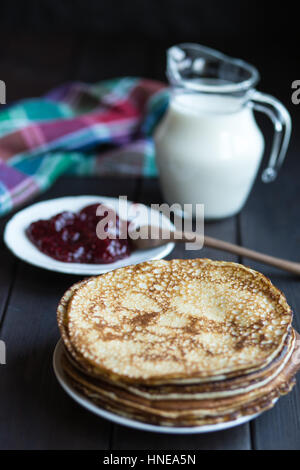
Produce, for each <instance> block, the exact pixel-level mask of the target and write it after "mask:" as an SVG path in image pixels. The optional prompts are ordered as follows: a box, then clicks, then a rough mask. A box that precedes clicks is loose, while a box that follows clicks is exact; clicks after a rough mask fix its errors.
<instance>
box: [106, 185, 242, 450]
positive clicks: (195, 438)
mask: <svg viewBox="0 0 300 470" xmlns="http://www.w3.org/2000/svg"><path fill="white" fill-rule="evenodd" d="M139 201H140V202H143V203H145V204H148V205H150V204H151V203H154V204H157V203H160V202H161V201H162V196H161V193H160V190H159V184H158V182H157V181H155V180H145V181H143V184H142V188H141V194H140V197H139ZM236 227H237V221H236V218H234V217H233V218H230V219H227V220H224V221H221V222H215V223H207V224H206V228H205V233H207V235H210V236H214V237H219V238H221V239H223V240H226V241H231V242H236V241H237V230H236ZM196 257H206V258H213V259H223V260H226V261H237V258H236V257H235V256H233V255H230V254H229V253H223V252H217V251H215V250H212V249H207V248H204V249H203V250H201V251H200V252H197V251H186V250H185V246H184V245H183V244H177V246H176V248H175V249H174V251H173V252H172V253H171V254H170V255H169V256H168V259H172V258H173V259H174V258H196ZM112 446H113V449H124V450H125V449H178V450H184V449H190V450H191V449H197V450H202V449H250V448H251V442H250V430H249V424H245V425H243V426H239V427H238V428H235V429H229V430H226V431H220V432H216V433H209V434H205V435H201V434H198V435H190V436H184V435H181V436H173V435H171V434H166V435H165V434H158V433H149V432H141V431H136V430H133V429H131V430H129V429H126V428H124V427H123V426H116V425H115V426H114V432H113V436H112Z"/></svg>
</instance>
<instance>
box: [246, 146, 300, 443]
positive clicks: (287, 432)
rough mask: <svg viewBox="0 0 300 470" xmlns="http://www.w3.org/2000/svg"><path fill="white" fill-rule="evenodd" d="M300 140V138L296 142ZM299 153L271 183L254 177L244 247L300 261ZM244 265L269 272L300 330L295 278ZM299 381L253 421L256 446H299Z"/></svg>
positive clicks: (256, 266)
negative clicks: (255, 181) (256, 179)
mask: <svg viewBox="0 0 300 470" xmlns="http://www.w3.org/2000/svg"><path fill="white" fill-rule="evenodd" d="M298 143H299V142H298ZM299 168H300V165H299V163H298V155H297V153H296V152H293V147H292V149H291V152H290V154H289V156H288V159H287V162H286V165H285V166H284V168H283V169H282V172H281V173H280V175H279V177H278V180H277V181H276V182H275V183H273V184H272V185H264V184H263V183H261V182H260V181H257V183H256V185H255V187H254V189H253V192H252V194H251V196H250V199H249V201H248V203H247V205H246V207H245V209H244V211H243V212H242V214H241V216H240V220H241V237H242V243H243V245H244V246H247V247H249V248H253V249H257V250H260V251H263V252H265V253H268V254H271V255H275V256H280V257H282V258H284V257H285V258H288V259H291V260H297V261H300V253H299V247H300V225H299V195H300V182H299V179H298V178H295V175H297V174H299ZM243 261H244V263H245V264H247V265H249V266H251V267H253V268H255V269H258V270H259V271H261V272H263V273H264V274H265V275H267V276H268V277H270V279H271V280H272V282H273V283H274V284H275V285H276V286H277V287H279V288H280V289H281V290H282V291H283V292H284V294H285V295H286V297H287V300H288V302H289V304H290V305H291V307H292V309H293V311H294V326H295V328H296V329H297V330H298V331H300V315H299V312H300V290H299V278H297V277H295V276H293V275H291V274H288V273H285V272H281V271H279V270H277V269H275V268H271V267H268V266H264V265H261V264H259V263H254V262H252V261H250V260H248V259H244V260H243ZM299 396H300V384H299V375H298V383H297V386H296V387H295V388H294V390H293V391H292V392H291V393H290V394H289V395H288V396H287V397H283V398H281V399H280V400H279V402H278V403H277V404H276V406H275V407H274V408H273V409H272V410H270V411H268V412H266V413H264V414H263V415H262V416H261V417H259V418H257V419H256V420H255V421H254V422H253V424H252V435H253V442H254V446H255V448H257V449H298V450H299V449H300V400H299Z"/></svg>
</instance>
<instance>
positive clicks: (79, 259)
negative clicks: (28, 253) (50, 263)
mask: <svg viewBox="0 0 300 470" xmlns="http://www.w3.org/2000/svg"><path fill="white" fill-rule="evenodd" d="M99 205H100V204H92V205H90V206H87V207H84V208H83V209H82V210H81V211H80V212H77V213H75V212H71V211H65V212H61V213H60V214H57V215H55V216H53V217H51V218H50V219H48V220H38V221H36V222H33V223H32V224H30V226H29V227H28V228H27V229H26V234H27V236H28V238H29V240H30V241H31V242H32V243H33V244H34V245H35V246H36V247H37V248H38V249H39V250H40V251H42V252H43V253H45V254H46V255H48V256H50V257H51V258H54V259H56V260H58V261H64V262H66V263H90V264H106V263H113V262H114V261H117V260H119V259H123V258H127V257H128V256H129V255H130V253H131V249H130V245H129V239H128V238H127V239H120V238H118V236H119V234H120V219H119V217H118V215H116V227H115V231H116V237H117V238H115V239H109V238H106V239H105V240H100V239H99V238H98V237H97V234H96V226H97V224H98V222H99V221H101V220H102V219H103V218H104V217H105V216H106V215H107V212H105V213H104V215H103V216H98V215H96V210H97V208H98V207H99ZM122 222H123V223H126V224H127V227H128V223H127V222H124V221H122ZM108 230H109V229H108V225H106V226H105V231H108ZM127 233H128V232H127Z"/></svg>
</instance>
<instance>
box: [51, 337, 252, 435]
mask: <svg viewBox="0 0 300 470" xmlns="http://www.w3.org/2000/svg"><path fill="white" fill-rule="evenodd" d="M63 348H64V346H63V342H62V340H61V339H60V340H59V341H58V343H57V345H56V347H55V350H54V354H53V368H54V373H55V375H56V378H57V380H58V382H59V383H60V385H61V386H62V388H63V389H64V391H65V392H66V393H67V394H68V395H69V396H70V397H71V398H73V400H75V401H76V402H77V403H78V404H79V405H81V406H83V408H86V409H87V410H89V411H91V412H92V413H94V414H96V415H98V416H100V417H101V418H105V419H108V420H109V421H112V422H114V423H117V424H121V425H123V426H127V427H130V428H135V429H140V430H141V431H151V432H159V433H167V434H200V433H207V432H214V431H222V430H224V429H228V428H232V427H234V426H239V425H241V424H244V423H246V422H247V421H250V420H251V419H254V418H256V417H257V416H258V415H259V414H260V413H257V414H254V415H249V416H244V417H242V418H238V419H236V420H234V421H227V422H225V423H218V424H210V425H206V426H193V427H169V426H158V425H154V424H147V423H143V422H142V421H136V420H134V419H129V418H125V417H123V416H120V415H117V414H115V413H112V412H110V411H106V410H104V409H103V408H100V407H99V406H96V405H95V404H94V403H93V402H92V401H91V400H89V399H88V398H86V397H85V396H84V395H83V394H81V393H79V392H78V391H77V390H75V388H74V387H72V386H71V385H70V383H69V382H68V380H67V378H66V375H65V373H64V371H63V368H62V364H61V360H62V354H63Z"/></svg>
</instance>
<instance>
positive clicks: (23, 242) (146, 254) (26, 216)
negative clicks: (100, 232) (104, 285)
mask: <svg viewBox="0 0 300 470" xmlns="http://www.w3.org/2000/svg"><path fill="white" fill-rule="evenodd" d="M97 202H99V203H103V204H105V205H107V206H110V207H112V209H114V210H115V211H116V212H117V213H119V215H120V216H121V218H123V219H125V220H126V215H127V214H129V216H130V215H131V216H133V214H135V216H134V223H135V224H136V225H137V226H138V225H143V224H147V223H149V220H150V219H149V217H150V214H151V224H152V225H155V224H156V223H155V222H157V225H159V220H161V224H162V227H164V228H168V227H171V228H173V225H172V223H171V222H170V221H169V219H167V217H165V216H163V215H161V219H159V213H158V212H156V211H153V210H151V209H150V207H147V206H145V205H143V204H136V203H133V202H130V201H126V200H124V199H123V200H120V201H119V199H117V198H109V197H101V196H73V197H61V198H57V199H51V200H49V201H43V202H38V203H37V204H33V205H32V206H30V207H27V208H26V209H23V210H21V211H20V212H18V213H17V214H16V215H14V216H13V217H12V218H11V219H10V221H9V222H8V223H7V225H6V227H5V231H4V241H5V243H6V245H7V246H8V248H9V249H10V250H11V251H12V252H13V253H14V254H15V255H16V256H17V257H18V258H20V259H22V260H23V261H26V262H27V263H30V264H33V265H34V266H38V267H39V268H44V269H48V270H50V271H56V272H61V273H67V274H78V275H97V274H103V273H105V272H107V271H111V270H113V269H117V268H121V267H123V266H127V265H130V264H138V263H142V262H143V261H150V260H155V259H161V258H164V257H165V256H167V255H168V254H169V253H170V252H171V251H172V250H173V248H174V243H168V244H167V245H164V246H161V247H157V248H153V249H149V250H138V251H134V252H133V253H132V254H131V255H130V256H129V257H128V258H125V259H123V260H119V261H116V262H115V263H110V264H84V263H64V262H61V261H56V260H55V259H53V258H50V257H49V256H47V255H45V254H44V253H42V252H41V251H39V250H38V249H37V248H36V247H35V246H34V245H33V243H31V241H30V240H29V239H28V238H27V236H26V233H25V230H26V228H27V227H28V226H29V225H30V224H31V223H32V222H35V221H36V220H39V219H48V218H50V217H52V216H53V215H55V214H58V213H59V212H62V211H65V210H71V211H74V212H76V211H78V210H80V209H82V208H83V207H85V206H87V205H89V204H95V203H97Z"/></svg>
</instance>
